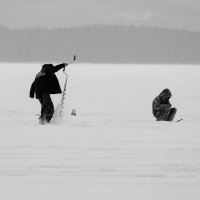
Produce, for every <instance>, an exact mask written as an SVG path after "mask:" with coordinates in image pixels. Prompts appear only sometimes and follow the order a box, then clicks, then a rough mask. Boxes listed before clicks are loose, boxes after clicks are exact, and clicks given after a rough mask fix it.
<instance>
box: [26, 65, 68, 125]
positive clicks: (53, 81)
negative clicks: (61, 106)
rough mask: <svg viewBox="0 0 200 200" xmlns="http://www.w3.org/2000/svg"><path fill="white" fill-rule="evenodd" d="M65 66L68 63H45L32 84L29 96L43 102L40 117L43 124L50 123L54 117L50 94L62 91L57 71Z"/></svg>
mask: <svg viewBox="0 0 200 200" xmlns="http://www.w3.org/2000/svg"><path fill="white" fill-rule="evenodd" d="M65 66H67V64H66V63H62V64H59V65H56V66H54V65H52V64H44V65H43V66H42V69H41V71H40V72H39V73H38V74H37V75H36V77H35V80H34V82H33V83H32V85H31V89H30V95H29V96H30V97H31V98H34V96H35V97H36V99H38V100H39V102H40V104H41V115H40V117H39V123H41V124H45V123H49V122H50V121H51V118H52V117H53V114H54V105H53V102H52V100H51V97H50V94H59V93H62V91H61V88H60V84H59V81H58V78H57V77H56V75H55V73H56V72H57V71H59V70H60V69H62V68H64V67H65Z"/></svg>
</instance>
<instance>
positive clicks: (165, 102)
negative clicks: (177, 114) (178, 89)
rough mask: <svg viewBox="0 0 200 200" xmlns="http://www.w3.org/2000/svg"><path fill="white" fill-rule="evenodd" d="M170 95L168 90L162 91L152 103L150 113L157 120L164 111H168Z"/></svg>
mask: <svg viewBox="0 0 200 200" xmlns="http://www.w3.org/2000/svg"><path fill="white" fill-rule="evenodd" d="M171 96H172V94H171V92H170V90H169V89H164V90H163V91H162V92H161V93H160V95H159V96H157V97H156V98H155V99H154V100H153V103H152V112H153V115H154V116H155V117H156V118H158V117H159V116H160V114H161V113H162V112H163V110H165V109H170V108H171V106H172V105H171V104H170V102H169V99H170V98H171Z"/></svg>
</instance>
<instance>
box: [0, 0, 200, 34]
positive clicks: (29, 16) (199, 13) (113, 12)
mask: <svg viewBox="0 0 200 200" xmlns="http://www.w3.org/2000/svg"><path fill="white" fill-rule="evenodd" d="M0 24H1V25H5V26H9V27H11V28H21V27H23V28H24V27H34V26H42V27H48V28H54V27H70V26H80V25H88V24H120V25H153V26H162V27H171V28H184V29H195V30H199V31H200V0H0Z"/></svg>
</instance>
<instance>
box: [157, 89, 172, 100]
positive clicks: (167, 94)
mask: <svg viewBox="0 0 200 200" xmlns="http://www.w3.org/2000/svg"><path fill="white" fill-rule="evenodd" d="M159 96H160V97H161V98H162V99H170V98H171V96H172V93H171V91H170V90H169V89H167V88H166V89H164V90H163V91H162V92H161V93H160V95H159Z"/></svg>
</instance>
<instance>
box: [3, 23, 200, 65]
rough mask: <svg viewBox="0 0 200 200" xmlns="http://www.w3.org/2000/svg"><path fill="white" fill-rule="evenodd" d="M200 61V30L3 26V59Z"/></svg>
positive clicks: (108, 61)
mask: <svg viewBox="0 0 200 200" xmlns="http://www.w3.org/2000/svg"><path fill="white" fill-rule="evenodd" d="M74 54H76V55H77V58H78V61H79V62H95V63H200V33H198V32H191V31H185V30H170V29H161V28H151V27H135V26H129V27H128V26H106V25H94V26H85V27H75V28H64V29H53V30H49V29H44V28H32V29H20V30H11V29H7V28H4V27H0V62H67V61H68V60H69V59H70V58H72V56H73V55H74Z"/></svg>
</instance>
